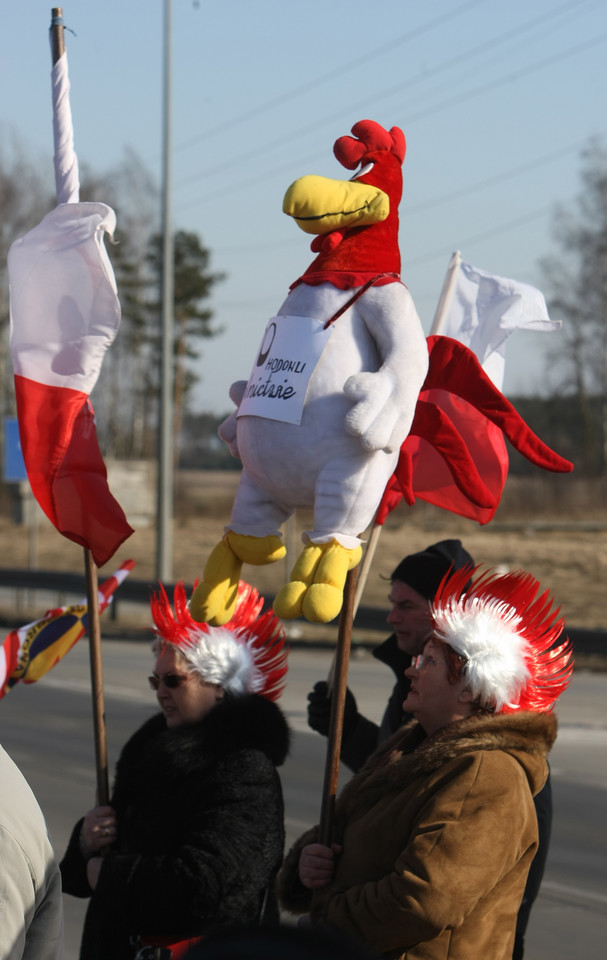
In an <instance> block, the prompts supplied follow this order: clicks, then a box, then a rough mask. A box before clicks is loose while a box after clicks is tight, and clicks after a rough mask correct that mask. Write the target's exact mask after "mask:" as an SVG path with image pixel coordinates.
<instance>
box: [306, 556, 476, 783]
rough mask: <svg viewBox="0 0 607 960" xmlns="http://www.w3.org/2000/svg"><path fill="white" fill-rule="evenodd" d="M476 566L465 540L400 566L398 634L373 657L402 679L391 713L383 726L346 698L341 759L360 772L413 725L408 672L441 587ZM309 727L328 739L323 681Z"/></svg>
mask: <svg viewBox="0 0 607 960" xmlns="http://www.w3.org/2000/svg"><path fill="white" fill-rule="evenodd" d="M464 566H469V567H470V569H472V567H473V566H474V561H473V559H472V557H471V556H470V554H469V553H468V552H467V551H466V550H464V548H463V546H462V544H461V542H460V541H459V540H441V541H440V543H434V544H432V545H431V546H429V547H426V549H425V550H421V551H420V552H419V553H413V554H411V555H410V556H408V557H405V558H404V560H401V562H400V563H399V564H398V566H397V567H396V569H395V570H394V571H393V573H392V575H391V577H390V587H391V588H390V595H389V600H390V603H391V604H392V609H391V611H390V613H389V614H388V623H389V624H390V626H391V627H392V629H393V631H394V632H393V633H392V635H391V636H390V637H388V639H387V640H385V641H384V642H383V643H382V644H380V646H378V647H376V648H375V649H374V651H373V656H374V657H375V658H376V659H377V660H380V661H381V662H382V663H385V664H386V665H387V666H388V667H390V668H391V669H392V670H393V671H394V673H395V675H396V684H395V685H394V689H393V690H392V694H391V696H390V699H389V700H388V704H387V706H386V710H385V713H384V716H383V719H382V721H381V724H380V725H379V726H378V725H377V724H376V723H373V721H372V720H368V719H367V717H363V715H362V714H361V713H359V712H358V708H357V706H356V700H355V699H354V696H353V694H352V693H351V691H350V690H348V691H347V692H346V703H345V709H344V720H343V733H342V743H341V759H342V761H343V762H344V763H345V764H346V765H347V766H348V767H350V769H351V770H353V771H354V772H356V771H357V770H360V768H361V767H362V765H363V764H364V762H365V760H366V759H367V757H369V756H371V754H372V753H373V751H374V750H375V749H376V748H377V747H378V745H379V744H380V743H382V742H383V741H384V740H386V739H387V738H388V737H389V736H390V735H391V734H392V733H394V731H395V730H398V728H399V727H400V726H402V724H403V723H405V722H406V721H407V720H410V719H411V718H410V716H409V714H408V713H405V712H404V711H403V708H402V704H403V700H405V699H406V697H407V694H408V693H409V683H410V681H409V680H408V679H407V677H405V670H406V669H407V667H409V666H410V665H411V657H415V656H417V655H418V654H420V653H421V652H422V650H423V649H424V643H425V642H426V640H427V638H428V632H429V630H430V629H431V617H430V603H429V601H431V600H433V599H434V595H435V593H436V591H437V589H438V585H439V584H440V582H441V580H442V579H443V577H444V576H445V574H446V573H447V572H448V571H449V570H459V569H460V568H461V567H464ZM308 701H309V705H308V723H309V725H310V726H311V727H312V729H313V730H316V731H317V732H318V733H321V734H323V735H324V736H326V735H327V733H328V732H329V711H330V703H331V701H330V700H329V698H328V697H327V684H326V682H325V681H323V680H321V681H319V682H318V683H317V684H316V685H315V687H314V690H313V691H312V692H311V693H309V694H308Z"/></svg>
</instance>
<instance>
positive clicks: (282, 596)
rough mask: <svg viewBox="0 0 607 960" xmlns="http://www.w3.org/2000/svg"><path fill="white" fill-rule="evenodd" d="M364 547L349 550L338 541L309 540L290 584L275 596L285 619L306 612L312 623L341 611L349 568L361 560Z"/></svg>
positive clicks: (276, 610)
mask: <svg viewBox="0 0 607 960" xmlns="http://www.w3.org/2000/svg"><path fill="white" fill-rule="evenodd" d="M361 556H362V547H356V548H355V549H354V550H347V549H346V548H345V547H342V546H341V545H340V544H339V543H338V542H337V541H336V540H331V541H330V542H329V543H320V544H318V543H308V544H307V546H305V547H304V549H303V552H302V553H301V554H300V556H299V559H298V560H297V563H296V564H295V566H294V567H293V570H292V571H291V579H290V580H289V583H287V584H285V586H284V587H283V588H282V589H281V590H280V591H279V592H278V594H277V595H276V597H275V599H274V612H275V614H276V615H277V616H278V617H280V618H281V619H282V620H294V619H296V618H297V617H301V616H302V615H303V616H304V617H305V618H306V620H309V621H310V623H328V622H329V620H333V619H334V618H335V617H336V616H337V615H338V613H339V611H340V610H341V607H342V603H343V593H344V585H345V583H346V575H347V573H348V571H349V570H353V569H354V567H355V566H357V564H359V563H360V558H361Z"/></svg>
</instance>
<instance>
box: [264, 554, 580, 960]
mask: <svg viewBox="0 0 607 960" xmlns="http://www.w3.org/2000/svg"><path fill="white" fill-rule="evenodd" d="M478 573H479V572H478V569H477V570H476V571H473V575H476V576H477V579H475V580H473V582H472V584H471V585H466V581H467V580H468V579H469V577H470V574H471V571H470V569H469V568H464V569H463V570H459V571H457V572H455V573H453V574H451V575H447V577H446V578H445V579H444V580H443V582H442V583H441V585H440V586H439V589H438V592H437V595H436V597H435V599H434V603H433V608H432V614H433V616H432V627H431V632H430V634H429V636H428V639H427V641H426V643H425V646H424V650H423V653H422V654H421V655H420V656H416V657H414V658H413V662H412V664H411V666H410V667H409V668H408V669H407V670H406V676H407V677H408V678H409V680H410V681H411V687H410V690H409V693H408V695H407V699H406V700H405V702H404V704H403V706H404V709H405V710H406V711H407V712H408V713H410V714H412V716H413V717H414V719H413V720H411V721H410V722H409V723H407V724H406V725H405V726H403V727H402V728H401V729H400V730H399V731H397V732H396V733H395V734H393V735H392V737H391V738H390V739H389V740H387V741H386V742H385V743H384V744H382V746H381V747H380V748H379V749H378V750H377V751H376V752H375V753H374V754H373V755H372V756H371V757H370V758H369V760H368V761H367V763H366V764H365V766H364V767H363V768H362V770H361V771H360V772H359V773H358V774H357V775H356V776H355V777H354V778H353V779H352V780H351V781H350V782H349V783H348V784H347V785H346V787H345V788H344V790H343V791H342V793H341V796H340V798H339V799H338V801H337V803H336V807H335V829H334V839H335V843H334V844H333V845H332V846H326V845H324V844H320V843H318V842H317V837H318V831H317V829H314V830H312V831H309V832H308V833H307V834H305V835H304V836H303V837H302V838H300V840H299V841H298V842H297V843H296V844H295V846H294V848H293V849H292V851H291V852H290V853H289V855H288V857H287V860H286V861H285V866H284V868H283V871H282V874H281V879H280V884H281V894H282V899H283V903H284V905H285V907H286V908H287V909H290V910H292V911H293V912H295V913H306V912H308V911H311V917H310V916H308V917H307V918H306V921H307V922H310V921H311V922H313V923H314V922H319V923H322V924H329V925H332V926H335V927H336V928H338V929H339V930H341V931H342V932H343V933H345V934H349V935H350V936H353V937H356V938H359V939H360V940H361V941H363V942H364V943H365V944H366V945H367V947H368V948H369V949H370V950H371V951H372V952H373V953H374V954H375V955H377V956H382V957H389V958H393V960H395V958H404V957H406V958H407V960H421V958H424V960H439V958H440V960H455V958H461V957H470V958H480V957H482V958H483V960H508V958H511V957H512V946H513V942H514V933H515V924H516V916H517V912H518V909H519V906H520V903H521V898H522V896H523V891H524V888H525V880H526V876H527V872H528V870H529V865H530V863H531V861H532V859H533V856H534V853H535V850H536V847H537V817H536V815H535V809H534V806H533V795H534V794H535V793H537V792H538V790H540V789H541V787H542V786H543V784H544V782H545V780H546V776H547V772H548V770H547V764H546V757H547V754H548V752H549V751H550V749H551V747H552V744H553V743H554V740H555V738H556V719H555V717H554V716H553V714H552V713H551V712H550V711H551V710H552V707H553V706H554V703H555V701H556V699H557V698H558V696H559V695H560V694H561V693H562V692H563V690H565V688H566V687H567V685H568V683H569V679H570V675H571V671H572V669H573V660H572V653H571V646H570V644H569V641H565V642H564V643H562V644H561V645H560V646H557V647H555V646H554V644H555V643H556V640H557V638H558V637H559V636H560V634H561V632H562V629H563V622H562V621H561V620H558V619H557V617H558V611H553V610H552V600H551V598H550V597H549V595H548V594H547V593H544V594H542V595H541V596H540V597H538V589H539V584H538V583H537V581H536V580H534V579H533V577H531V576H530V575H529V574H525V573H522V572H516V573H512V574H494V573H492V572H491V571H489V572H486V573H484V574H480V575H478ZM312 895H313V898H312Z"/></svg>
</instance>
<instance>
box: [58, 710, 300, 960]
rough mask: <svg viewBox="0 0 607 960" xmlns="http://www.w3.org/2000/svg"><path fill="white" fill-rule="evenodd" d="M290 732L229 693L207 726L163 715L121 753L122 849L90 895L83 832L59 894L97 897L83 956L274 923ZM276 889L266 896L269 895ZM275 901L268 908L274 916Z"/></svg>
mask: <svg viewBox="0 0 607 960" xmlns="http://www.w3.org/2000/svg"><path fill="white" fill-rule="evenodd" d="M288 746H289V731H288V727H287V724H286V721H285V719H284V716H283V714H282V712H281V711H280V710H279V708H278V707H277V706H276V705H275V704H274V703H271V702H270V701H268V700H266V699H264V698H263V697H260V696H256V695H251V696H246V697H240V698H230V697H226V698H225V699H224V700H223V701H222V702H221V703H220V704H218V705H217V706H216V707H215V708H214V709H213V710H212V711H211V713H210V714H208V716H207V717H205V718H204V719H203V720H202V721H201V722H200V723H197V724H193V725H188V726H179V727H174V728H171V729H168V728H167V726H166V723H165V720H164V717H163V716H162V714H158V715H156V716H154V717H152V718H151V719H150V720H148V721H147V722H146V723H145V724H144V725H143V726H142V727H141V728H140V729H139V730H138V731H137V732H136V733H135V734H134V735H133V736H132V737H131V739H130V740H129V741H128V742H127V744H126V745H125V747H124V749H123V751H122V753H121V756H120V759H119V761H118V764H117V768H116V778H115V784H114V789H113V794H112V798H111V804H112V806H113V807H114V809H115V810H116V813H117V821H118V836H117V841H116V844H115V845H114V847H113V848H112V850H111V851H110V852H109V853H108V855H107V856H106V857H105V859H104V863H103V866H102V868H101V871H100V874H99V880H98V883H97V887H96V889H95V890H94V891H91V888H90V887H89V884H88V881H87V878H86V859H85V858H84V856H83V855H82V852H81V849H80V844H79V836H80V827H81V824H82V821H80V822H79V823H78V824H76V826H75V828H74V831H73V833H72V837H71V840H70V843H69V845H68V849H67V852H66V854H65V857H64V859H63V862H62V863H61V873H62V877H63V889H64V892H66V893H71V894H73V895H74V896H77V897H91V902H90V905H89V908H88V911H87V915H86V920H85V924H84V931H83V937H82V945H81V953H80V957H81V960H109V958H111V960H123V958H124V960H127V958H132V957H133V956H134V954H135V948H134V947H133V946H132V945H131V944H130V939H131V937H132V936H133V935H141V934H144V935H162V936H171V937H173V936H174V938H175V940H179V939H185V938H187V937H194V936H200V935H203V934H207V933H210V932H211V931H219V930H223V929H227V928H231V927H234V926H237V925H240V924H245V925H249V924H254V923H258V922H259V921H260V913H261V910H262V904H264V898H265V905H266V909H265V910H264V916H265V917H267V916H268V915H269V916H271V917H272V919H276V920H277V909H276V900H275V896H274V880H275V877H276V873H277V871H278V869H279V867H280V864H281V861H282V855H283V847H284V811H283V800H282V790H281V784H280V779H279V776H278V773H277V771H276V766H279V765H281V764H282V763H283V762H284V760H285V758H286V755H287V752H288ZM268 892H269V895H268ZM268 905H269V908H270V909H269V910H268V909H267V907H268Z"/></svg>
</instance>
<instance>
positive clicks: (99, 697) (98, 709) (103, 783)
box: [84, 547, 110, 806]
mask: <svg viewBox="0 0 607 960" xmlns="http://www.w3.org/2000/svg"><path fill="white" fill-rule="evenodd" d="M84 568H85V571H86V599H87V610H88V635H89V660H90V665H91V693H92V697H93V731H94V735H95V765H96V769H97V803H99V804H100V805H101V806H105V805H106V804H107V803H109V799H110V796H109V778H108V760H107V737H106V728H105V699H104V694H103V666H102V662H101V628H100V616H99V589H98V579H97V567H96V565H95V561H94V560H93V555H92V553H91V551H90V550H88V549H87V548H86V547H85V550H84Z"/></svg>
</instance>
